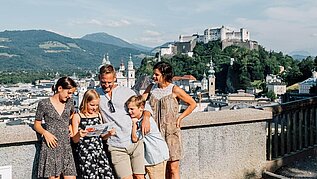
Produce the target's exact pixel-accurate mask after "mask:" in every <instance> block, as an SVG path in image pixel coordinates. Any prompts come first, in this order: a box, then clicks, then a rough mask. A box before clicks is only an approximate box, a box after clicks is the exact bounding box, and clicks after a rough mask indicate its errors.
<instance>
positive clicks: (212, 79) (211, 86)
mask: <svg viewBox="0 0 317 179" xmlns="http://www.w3.org/2000/svg"><path fill="white" fill-rule="evenodd" d="M208 72H209V75H208V94H209V97H212V96H214V95H215V94H216V76H215V70H214V63H213V62H212V57H211V58H210V63H209V71H208Z"/></svg>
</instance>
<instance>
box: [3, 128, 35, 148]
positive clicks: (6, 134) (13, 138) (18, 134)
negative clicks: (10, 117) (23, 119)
mask: <svg viewBox="0 0 317 179" xmlns="http://www.w3.org/2000/svg"><path fill="white" fill-rule="evenodd" d="M0 136H1V137H0V145H1V144H11V143H23V142H34V141H37V140H38V139H37V135H36V132H35V131H34V130H33V129H32V127H30V126H29V125H14V126H7V125H5V124H0Z"/></svg>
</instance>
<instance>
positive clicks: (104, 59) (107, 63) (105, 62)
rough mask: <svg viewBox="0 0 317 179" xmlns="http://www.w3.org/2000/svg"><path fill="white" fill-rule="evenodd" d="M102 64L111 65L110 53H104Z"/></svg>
mask: <svg viewBox="0 0 317 179" xmlns="http://www.w3.org/2000/svg"><path fill="white" fill-rule="evenodd" d="M102 65H111V62H110V60H109V55H108V53H107V54H105V55H104V57H103V59H102Z"/></svg>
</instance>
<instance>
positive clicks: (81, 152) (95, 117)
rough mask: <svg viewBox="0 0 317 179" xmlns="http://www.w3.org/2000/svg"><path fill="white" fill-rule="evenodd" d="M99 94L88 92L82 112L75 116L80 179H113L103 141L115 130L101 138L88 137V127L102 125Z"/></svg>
mask: <svg viewBox="0 0 317 179" xmlns="http://www.w3.org/2000/svg"><path fill="white" fill-rule="evenodd" d="M99 101H100V97H99V94H98V93H97V92H96V91H95V90H87V91H86V92H85V94H84V97H83V100H82V102H81V104H80V108H79V109H80V111H79V113H76V114H75V115H74V116H73V119H72V130H73V134H74V136H73V137H72V139H73V142H74V143H77V146H76V149H75V151H76V156H78V158H77V160H76V161H78V178H83V179H86V178H89V179H97V178H98V179H113V178H114V176H113V173H112V168H111V167H110V165H109V160H108V157H107V155H106V152H105V150H104V147H103V142H102V140H105V139H107V138H108V137H110V136H111V135H114V134H115V131H114V129H112V130H110V131H108V133H107V134H102V135H100V136H87V133H88V131H87V130H85V129H86V126H89V125H96V124H102V123H103V122H102V118H101V115H100V113H99Z"/></svg>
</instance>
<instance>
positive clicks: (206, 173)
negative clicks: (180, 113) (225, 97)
mask: <svg viewBox="0 0 317 179" xmlns="http://www.w3.org/2000/svg"><path fill="white" fill-rule="evenodd" d="M269 120H272V112H271V111H267V110H259V109H250V108H248V109H240V110H224V111H217V112H197V113H192V114H191V115H189V116H188V117H186V118H185V119H184V121H183V124H182V136H183V148H184V159H183V160H181V176H182V179H186V178H188V179H193V178H195V179H200V178H201V179H204V178H208V179H209V178H216V179H219V178H260V177H261V175H262V172H263V170H264V169H265V164H266V159H267V158H266V156H267V154H266V142H267V136H266V134H267V130H266V123H267V121H269ZM0 133H1V138H0V160H1V162H0V167H1V166H11V168H12V178H13V179H19V178H36V177H35V176H36V174H35V173H36V172H35V171H36V168H37V162H36V161H37V160H36V159H37V157H38V149H39V144H38V142H37V141H38V136H37V135H36V133H35V132H34V131H33V129H32V128H31V127H29V126H28V125H22V126H5V125H4V124H1V125H0ZM0 174H1V168H0Z"/></svg>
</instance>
